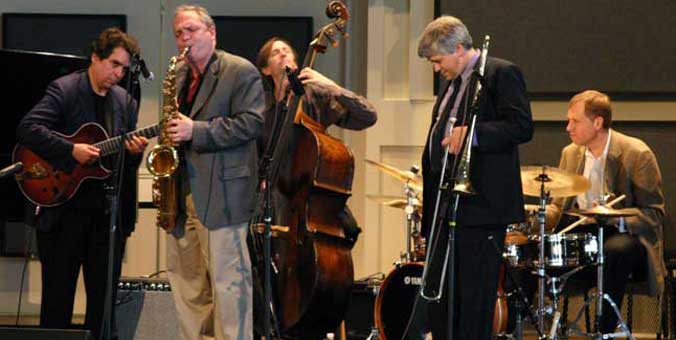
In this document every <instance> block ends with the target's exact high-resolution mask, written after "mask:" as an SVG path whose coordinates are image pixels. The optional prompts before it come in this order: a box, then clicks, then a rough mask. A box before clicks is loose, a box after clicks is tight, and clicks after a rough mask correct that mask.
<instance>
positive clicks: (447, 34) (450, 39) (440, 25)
mask: <svg viewBox="0 0 676 340" xmlns="http://www.w3.org/2000/svg"><path fill="white" fill-rule="evenodd" d="M457 44H460V45H462V46H463V47H464V48H466V49H470V48H472V36H471V35H470V34H469V31H468V30H467V27H466V26H465V24H463V23H462V21H460V19H458V18H456V17H452V16H450V15H445V16H441V17H439V18H437V19H436V20H434V21H432V22H430V23H429V24H428V25H427V27H425V30H424V31H423V33H422V36H421V37H420V41H419V42H418V56H419V57H421V58H430V57H431V56H433V55H436V54H451V53H453V52H455V46H456V45H457Z"/></svg>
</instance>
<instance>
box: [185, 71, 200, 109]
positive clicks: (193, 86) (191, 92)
mask: <svg viewBox="0 0 676 340" xmlns="http://www.w3.org/2000/svg"><path fill="white" fill-rule="evenodd" d="M191 78H192V80H191V81H190V87H188V97H187V98H186V103H192V102H193V99H195V94H196V93H197V87H199V84H200V76H199V75H198V74H195V73H193V74H192V77H191Z"/></svg>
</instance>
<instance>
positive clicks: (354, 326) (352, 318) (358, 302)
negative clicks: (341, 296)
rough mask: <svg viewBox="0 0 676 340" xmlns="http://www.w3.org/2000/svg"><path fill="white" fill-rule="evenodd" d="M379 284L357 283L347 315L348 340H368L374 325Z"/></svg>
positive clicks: (353, 288) (353, 289)
mask: <svg viewBox="0 0 676 340" xmlns="http://www.w3.org/2000/svg"><path fill="white" fill-rule="evenodd" d="M379 286H380V285H379V284H374V283H372V282H369V283H366V282H355V283H354V286H353V287H352V294H351V296H350V302H349V305H348V307H347V312H346V313H345V330H346V332H347V339H348V340H358V339H359V340H362V339H366V338H367V337H368V336H369V334H371V329H372V328H373V325H374V319H373V310H374V307H375V302H376V296H377V295H378V287H379Z"/></svg>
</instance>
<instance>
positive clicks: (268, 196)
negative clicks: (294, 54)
mask: <svg viewBox="0 0 676 340" xmlns="http://www.w3.org/2000/svg"><path fill="white" fill-rule="evenodd" d="M286 74H287V76H288V77H289V82H290V83H291V88H292V89H293V92H294V94H295V95H298V96H300V95H302V94H303V93H304V91H303V87H302V85H300V90H299V89H298V86H299V82H298V79H297V78H293V72H292V71H291V69H289V68H288V66H287V67H286ZM284 98H287V96H284ZM274 100H275V102H277V99H276V97H275V98H274ZM287 114H288V107H287V106H286V100H282V101H279V102H277V104H276V106H275V120H274V123H273V125H272V131H271V134H270V139H269V140H268V143H267V145H266V148H265V154H264V155H263V158H262V160H261V169H262V171H261V173H262V174H263V179H262V180H263V183H264V188H265V194H264V201H263V222H264V227H263V265H264V266H265V270H264V273H265V274H264V275H265V277H264V290H265V301H264V302H263V310H264V314H263V318H264V323H263V330H264V332H265V339H266V340H270V339H272V338H271V334H272V326H271V321H273V320H274V326H275V331H276V333H277V335H278V336H281V333H280V331H279V324H278V323H277V316H276V314H275V309H274V304H273V301H272V268H273V263H272V220H273V218H274V216H273V212H274V209H273V205H274V203H273V201H272V185H273V167H272V164H273V162H274V161H275V158H274V155H275V151H276V149H277V146H278V145H279V143H277V140H278V139H279V137H280V134H281V132H282V131H281V130H282V129H283V127H284V121H285V120H286V119H285V118H286V115H287ZM275 272H276V270H275Z"/></svg>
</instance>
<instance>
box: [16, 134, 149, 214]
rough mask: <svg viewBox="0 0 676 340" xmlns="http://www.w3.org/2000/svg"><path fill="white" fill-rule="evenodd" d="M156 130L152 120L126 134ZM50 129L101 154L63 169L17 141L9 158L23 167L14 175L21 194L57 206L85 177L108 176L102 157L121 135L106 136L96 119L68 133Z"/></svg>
mask: <svg viewBox="0 0 676 340" xmlns="http://www.w3.org/2000/svg"><path fill="white" fill-rule="evenodd" d="M159 132H160V125H159V124H155V125H152V126H147V127H144V128H142V129H139V130H136V131H133V132H129V133H128V134H127V135H128V136H143V137H146V138H153V137H156V136H157V135H158V133H159ZM53 133H54V134H56V135H59V136H61V137H63V138H64V139H66V140H68V141H70V142H73V143H86V144H92V145H93V146H95V147H97V148H99V149H100V150H101V154H100V157H99V159H98V160H97V161H96V162H95V163H93V164H84V165H83V164H80V163H77V165H76V166H75V167H74V168H72V169H69V170H64V169H57V168H55V167H53V166H52V165H51V164H50V163H49V162H47V161H46V160H44V159H43V158H41V157H40V156H38V155H37V154H35V153H34V152H33V151H31V150H29V149H28V148H27V147H25V146H23V145H21V144H17V145H16V146H15V147H14V152H13V153H12V159H13V162H15V163H16V162H22V163H23V170H22V171H20V172H18V173H16V174H15V175H14V178H15V179H16V182H17V184H18V185H19V189H20V190H21V192H22V193H23V195H24V196H26V198H27V199H28V200H29V201H31V202H33V203H35V204H37V205H39V206H43V207H56V206H59V205H61V204H63V203H65V202H67V201H68V200H69V199H70V198H71V197H73V195H75V193H76V192H77V190H78V188H80V185H81V184H82V181H84V180H86V179H89V178H92V179H105V178H107V177H108V176H110V173H111V171H110V170H108V169H106V168H105V167H104V166H103V165H102V164H101V159H102V158H104V157H106V156H109V155H111V154H114V153H116V152H117V151H118V149H119V145H120V138H121V137H120V136H117V137H113V138H108V134H107V133H106V130H105V129H104V128H103V127H101V125H99V124H96V123H86V124H84V125H82V126H81V127H80V128H79V129H78V130H77V131H75V133H73V134H72V135H70V136H66V135H63V134H60V133H58V132H53Z"/></svg>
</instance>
